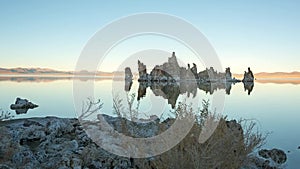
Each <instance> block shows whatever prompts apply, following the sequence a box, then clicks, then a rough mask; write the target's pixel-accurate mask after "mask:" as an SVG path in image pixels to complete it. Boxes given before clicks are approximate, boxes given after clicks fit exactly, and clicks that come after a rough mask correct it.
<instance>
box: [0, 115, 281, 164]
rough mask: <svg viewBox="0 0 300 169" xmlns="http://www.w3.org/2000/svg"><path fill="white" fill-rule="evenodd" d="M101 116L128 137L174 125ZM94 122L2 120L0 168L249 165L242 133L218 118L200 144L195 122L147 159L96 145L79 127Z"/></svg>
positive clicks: (151, 134) (158, 130) (75, 120)
mask: <svg viewBox="0 0 300 169" xmlns="http://www.w3.org/2000/svg"><path fill="white" fill-rule="evenodd" d="M103 117H104V118H105V119H106V121H107V122H108V123H109V124H110V125H111V126H112V127H114V129H115V130H116V131H118V132H121V133H123V134H126V135H128V136H132V137H151V136H154V135H157V134H159V133H161V132H163V131H165V130H167V129H168V128H169V127H170V126H171V125H172V124H173V122H174V119H167V120H165V121H163V122H159V119H157V118H156V119H154V120H153V121H151V122H149V123H139V122H132V121H129V120H127V119H125V118H120V117H110V116H106V115H103ZM95 124H97V123H95V122H88V121H87V122H85V123H84V124H83V125H81V124H80V123H79V121H78V120H77V119H62V118H56V117H46V118H31V119H18V120H10V121H2V122H0V138H1V139H0V168H8V169H10V168H11V169H13V168H26V169H31V168H33V169H37V168H49V169H52V168H60V169H67V168H76V169H80V168H84V169H89V168H90V169H92V168H93V169H94V168H146V169H147V168H149V169H150V168H172V169H173V168H231V169H238V168H240V167H242V166H245V165H248V163H247V162H249V161H248V154H249V153H251V150H250V147H248V145H247V144H245V143H244V139H245V138H244V135H243V129H242V127H241V125H240V124H238V123H237V122H236V121H235V120H232V121H225V120H224V119H221V121H220V123H219V125H218V127H217V129H216V130H215V132H214V134H213V135H212V136H211V137H210V138H209V139H208V140H207V141H206V142H204V143H203V144H200V143H199V142H198V139H199V133H200V132H201V125H200V124H198V123H195V125H194V126H193V128H192V129H191V131H190V132H189V133H188V135H187V136H186V137H185V138H184V139H183V140H182V141H181V142H180V143H179V144H178V145H176V146H175V147H173V148H172V149H171V150H169V151H167V152H165V153H163V154H161V155H158V156H155V157H151V158H146V159H133V158H126V157H120V156H117V155H114V154H111V153H109V152H107V151H105V150H104V149H102V148H101V147H99V146H98V145H97V144H95V143H94V142H93V141H92V140H91V139H90V138H89V137H88V136H87V134H86V132H85V130H84V125H88V126H90V127H92V126H93V125H95ZM102 139H104V140H105V139H106V138H102ZM114 146H118V145H114ZM125 146H126V145H125ZM120 148H121V147H120ZM271 158H272V157H271ZM255 162H257V161H255ZM282 162H283V161H282ZM253 163H254V162H253ZM253 163H252V164H253ZM257 163H258V162H257ZM258 164H260V163H258Z"/></svg>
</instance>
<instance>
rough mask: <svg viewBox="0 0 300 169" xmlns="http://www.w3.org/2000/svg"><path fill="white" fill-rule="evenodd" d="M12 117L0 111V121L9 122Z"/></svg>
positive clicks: (8, 113)
mask: <svg viewBox="0 0 300 169" xmlns="http://www.w3.org/2000/svg"><path fill="white" fill-rule="evenodd" d="M12 118H14V116H13V115H12V114H11V113H10V112H8V111H4V110H1V109H0V121H4V120H11V119H12Z"/></svg>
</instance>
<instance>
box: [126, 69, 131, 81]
mask: <svg viewBox="0 0 300 169" xmlns="http://www.w3.org/2000/svg"><path fill="white" fill-rule="evenodd" d="M132 77H133V75H132V72H131V69H130V67H126V68H125V81H131V80H132Z"/></svg>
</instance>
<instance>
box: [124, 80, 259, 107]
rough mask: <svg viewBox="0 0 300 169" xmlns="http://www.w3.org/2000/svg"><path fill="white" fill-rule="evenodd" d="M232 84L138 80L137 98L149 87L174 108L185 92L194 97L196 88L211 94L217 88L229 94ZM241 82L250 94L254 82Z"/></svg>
mask: <svg viewBox="0 0 300 169" xmlns="http://www.w3.org/2000/svg"><path fill="white" fill-rule="evenodd" d="M132 84H133V81H132V80H125V87H124V88H125V91H126V92H129V91H130V89H131V86H132ZM234 84H235V82H201V83H200V82H193V81H180V82H156V81H154V82H139V88H138V92H137V93H138V97H137V100H140V99H142V98H143V97H145V96H146V89H147V88H148V87H149V88H150V89H151V91H152V92H153V94H154V95H155V96H162V97H163V98H164V99H166V100H168V103H169V104H170V105H171V106H172V108H174V107H175V105H176V102H177V99H178V97H179V95H183V94H187V96H188V97H190V96H191V97H196V95H197V90H198V89H199V90H202V91H205V93H209V94H211V95H212V94H213V93H214V92H215V91H217V90H225V92H226V94H227V95H230V91H231V88H232V85H234ZM243 84H244V90H245V91H246V92H247V93H248V95H250V93H251V92H252V90H253V88H254V83H253V82H243Z"/></svg>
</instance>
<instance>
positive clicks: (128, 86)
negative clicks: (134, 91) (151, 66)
mask: <svg viewBox="0 0 300 169" xmlns="http://www.w3.org/2000/svg"><path fill="white" fill-rule="evenodd" d="M132 83H133V82H132V80H130V81H127V80H126V81H125V87H124V90H125V91H126V92H129V91H130V89H131V86H132Z"/></svg>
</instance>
